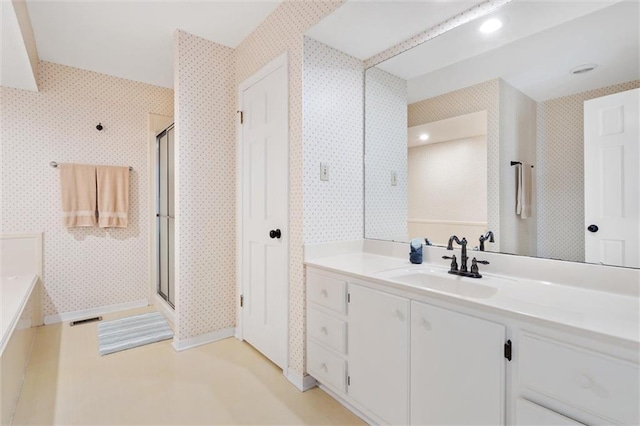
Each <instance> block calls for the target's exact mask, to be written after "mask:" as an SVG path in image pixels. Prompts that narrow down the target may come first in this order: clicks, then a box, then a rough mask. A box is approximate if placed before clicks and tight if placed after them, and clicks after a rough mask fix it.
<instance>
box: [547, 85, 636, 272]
mask: <svg viewBox="0 0 640 426" xmlns="http://www.w3.org/2000/svg"><path fill="white" fill-rule="evenodd" d="M638 87H640V81H639V80H636V81H631V82H627V83H623V84H617V85H614V86H608V87H603V88H600V89H597V90H590V91H588V92H583V93H577V94H575V95H571V96H566V97H562V98H557V99H551V100H548V101H544V102H539V103H538V104H537V115H538V124H537V138H538V145H537V162H536V169H537V170H536V179H537V185H538V194H537V197H538V200H537V201H538V203H537V204H538V229H537V239H538V256H541V257H550V258H555V259H566V260H575V261H584V127H583V121H584V109H583V108H584V105H583V104H584V101H586V100H589V99H594V98H599V97H602V96H607V95H612V94H614V93H619V92H624V91H626V90H631V89H637V88H638Z"/></svg>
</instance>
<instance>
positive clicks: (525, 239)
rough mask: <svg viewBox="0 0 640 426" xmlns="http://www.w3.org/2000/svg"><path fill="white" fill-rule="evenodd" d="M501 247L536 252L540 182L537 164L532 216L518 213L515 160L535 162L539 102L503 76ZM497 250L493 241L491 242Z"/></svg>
mask: <svg viewBox="0 0 640 426" xmlns="http://www.w3.org/2000/svg"><path fill="white" fill-rule="evenodd" d="M500 159H501V160H500V235H501V238H500V251H502V252H505V253H516V254H520V255H525V256H532V255H535V253H536V223H537V212H536V210H537V209H536V204H537V203H536V200H535V193H536V186H535V173H536V171H537V170H536V168H535V167H534V168H533V170H532V172H533V175H532V177H533V182H532V209H531V210H532V211H531V217H528V218H525V219H523V218H522V217H520V216H519V215H517V214H516V167H515V166H511V161H520V162H523V163H527V164H532V165H535V162H536V103H535V101H534V100H533V99H531V98H529V97H528V96H526V95H525V94H524V93H522V92H520V91H519V90H516V89H515V88H514V87H513V86H511V85H509V84H507V83H506V82H505V81H504V80H500ZM488 247H489V250H494V247H493V244H489V245H488Z"/></svg>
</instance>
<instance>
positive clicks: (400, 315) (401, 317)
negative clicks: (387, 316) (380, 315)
mask: <svg viewBox="0 0 640 426" xmlns="http://www.w3.org/2000/svg"><path fill="white" fill-rule="evenodd" d="M391 316H393V317H396V318H398V319H399V320H400V321H404V314H403V313H402V311H401V310H400V309H394V310H393V311H391Z"/></svg>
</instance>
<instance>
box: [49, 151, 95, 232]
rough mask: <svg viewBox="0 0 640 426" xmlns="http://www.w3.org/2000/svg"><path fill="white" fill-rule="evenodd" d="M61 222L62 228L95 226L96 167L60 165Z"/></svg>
mask: <svg viewBox="0 0 640 426" xmlns="http://www.w3.org/2000/svg"><path fill="white" fill-rule="evenodd" d="M58 168H59V169H60V189H61V193H62V220H63V223H64V226H66V227H67V228H72V227H76V226H95V224H96V167H95V166H91V165H85V164H70V163H67V164H60V165H58Z"/></svg>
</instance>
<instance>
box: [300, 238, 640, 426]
mask: <svg viewBox="0 0 640 426" xmlns="http://www.w3.org/2000/svg"><path fill="white" fill-rule="evenodd" d="M423 250H424V263H423V264H422V265H413V264H411V263H410V262H409V261H408V253H409V247H408V244H406V243H391V242H383V241H374V240H363V241H350V242H343V243H332V244H323V245H316V246H307V247H305V263H306V266H307V346H308V360H307V370H308V372H309V374H310V375H311V376H313V377H314V378H316V379H317V381H318V382H319V384H320V386H321V387H322V388H323V389H325V390H326V391H328V392H330V393H332V394H333V395H334V396H335V397H336V398H338V399H339V400H340V401H341V402H343V404H345V406H347V407H348V408H350V409H352V411H354V412H355V413H356V414H358V415H360V416H361V417H362V418H364V419H365V420H367V421H369V422H374V423H378V424H388V423H401V424H402V423H405V424H406V423H410V424H421V423H425V422H435V423H442V422H445V423H447V422H454V423H460V422H463V423H464V422H465V421H466V420H469V419H466V418H464V416H465V415H470V416H472V418H475V419H480V422H489V423H492V424H519V422H520V423H522V422H524V423H522V424H527V423H526V421H531V419H535V420H536V421H538V422H539V421H541V420H540V419H544V418H556V417H557V416H565V417H567V418H568V419H573V421H577V422H583V423H586V424H601V423H610V422H613V423H622V424H636V423H637V421H638V419H640V414H639V413H638V410H637V408H638V407H637V398H638V388H639V386H638V377H639V376H638V373H639V372H640V369H639V366H638V359H639V350H640V321H639V319H640V309H639V303H638V302H639V298H640V297H639V291H638V287H639V286H640V270H637V269H626V268H615V267H606V266H601V265H587V264H579V263H572V262H563V261H552V260H545V259H536V258H526V257H517V256H510V255H503V254H497V253H487V252H477V251H471V252H469V256H470V258H471V257H474V256H475V257H477V258H478V259H479V260H480V259H482V260H489V261H490V262H491V263H490V265H480V272H481V273H482V274H483V278H481V279H473V278H466V277H459V276H454V275H450V274H447V270H448V268H449V263H448V262H449V261H447V260H443V259H441V257H442V255H451V254H452V252H451V251H447V250H446V249H444V248H441V247H433V246H428V247H423ZM454 253H456V254H457V255H459V250H455V252H454ZM434 283H435V284H434ZM436 284H437V285H436ZM374 308H375V309H374ZM387 311H388V312H391V314H389V315H385V314H386V313H387ZM363 324H367V327H365V328H362V325H363ZM425 330H426V331H425ZM363 335H364V336H365V337H362V336H363ZM398 339H399V340H398ZM442 339H443V340H442ZM503 345H504V353H503V348H502V346H503ZM363 348H364V349H363ZM371 353H376V354H377V355H376V357H375V361H371V357H370V356H369V355H370V354H371ZM367 354H368V355H367ZM384 360H386V361H384ZM395 365H400V366H402V365H404V366H408V368H407V369H404V368H400V367H394V366H395ZM434 365H435V367H434ZM396 370H397V371H396ZM427 378H429V379H428V380H427ZM461 381H464V382H465V383H468V384H469V387H468V388H466V389H465V390H461V389H460V388H459V387H457V386H454V385H451V386H449V385H448V384H447V383H460V382H461ZM382 382H384V383H385V386H384V387H381V386H379V383H382ZM436 388H437V389H436ZM403 389H409V392H408V394H407V393H406V392H405V393H403V392H404V391H403ZM436 390H437V391H436ZM465 392H467V393H465ZM473 392H475V393H473ZM480 394H483V398H485V397H486V398H489V399H488V402H485V403H482V404H480V403H479V402H478V401H479V400H481V399H483V398H479V397H478V395H480ZM438 399H440V401H441V402H440V403H439V404H435V403H434V406H432V407H429V408H428V409H424V410H423V409H422V408H420V407H422V406H423V405H425V404H427V405H428V403H419V401H423V402H424V401H435V400H438ZM373 401H380V402H379V403H375V404H374V403H373ZM634 401H635V402H634ZM461 402H462V403H464V404H465V406H468V407H469V410H468V411H469V413H471V414H469V413H467V414H464V413H462V414H461V413H459V410H456V409H455V407H453V405H455V404H459V403H461ZM487 407H488V408H487ZM460 416H462V417H460ZM474 416H475V417H474ZM576 424H580V423H576Z"/></svg>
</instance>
